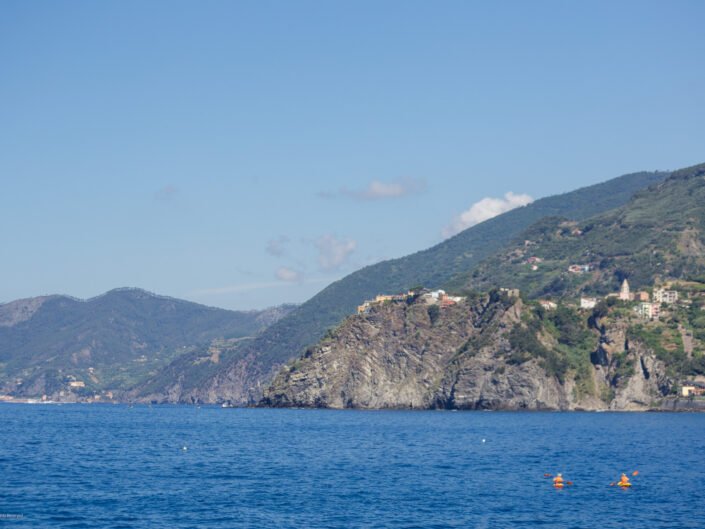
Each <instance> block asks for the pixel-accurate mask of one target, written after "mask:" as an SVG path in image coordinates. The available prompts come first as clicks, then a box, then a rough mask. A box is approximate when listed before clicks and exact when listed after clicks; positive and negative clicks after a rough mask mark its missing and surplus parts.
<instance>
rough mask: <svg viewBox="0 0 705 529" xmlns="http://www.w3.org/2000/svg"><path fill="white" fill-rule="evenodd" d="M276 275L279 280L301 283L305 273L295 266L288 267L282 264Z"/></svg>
mask: <svg viewBox="0 0 705 529" xmlns="http://www.w3.org/2000/svg"><path fill="white" fill-rule="evenodd" d="M275 276H276V277H277V279H278V280H279V281H285V282H287V283H300V282H301V281H302V280H303V274H302V273H301V272H299V271H298V270H294V269H293V268H287V267H286V266H280V267H279V268H278V269H277V271H276V273H275Z"/></svg>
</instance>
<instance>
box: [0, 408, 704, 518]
mask: <svg viewBox="0 0 705 529" xmlns="http://www.w3.org/2000/svg"><path fill="white" fill-rule="evenodd" d="M559 472H560V473H562V475H563V477H564V479H565V480H566V481H570V482H572V485H567V486H566V487H565V488H563V489H562V490H557V489H555V488H554V487H553V486H552V480H551V478H550V477H548V476H546V475H547V474H548V475H551V476H552V475H555V474H557V473H559ZM622 472H625V473H627V474H628V475H629V476H630V478H631V481H632V484H633V486H632V487H631V488H629V489H624V490H623V489H621V488H619V487H617V486H614V485H613V483H614V482H616V481H617V480H618V479H619V477H620V475H621V473H622ZM635 473H636V475H634V474H635ZM0 527H10V528H15V527H17V528H23V527H38V528H53V527H59V528H91V529H93V528H145V529H147V528H150V529H153V528H170V529H173V528H197V527H204V528H223V529H233V528H466V527H467V528H503V529H504V528H510V527H519V528H532V527H561V528H566V529H567V528H590V529H594V528H612V527H614V528H617V527H619V528H624V527H634V528H647V527H649V528H651V527H657V528H660V527H672V528H689V527H693V528H695V527H697V528H702V527H705V414H697V413H696V414H692V413H551V412H546V413H543V412H513V413H511V412H449V411H331V410H273V409H238V408H228V409H223V408H219V407H207V406H203V407H200V408H199V407H196V406H134V407H130V406H123V405H86V404H83V405H82V404H72V405H27V404H0Z"/></svg>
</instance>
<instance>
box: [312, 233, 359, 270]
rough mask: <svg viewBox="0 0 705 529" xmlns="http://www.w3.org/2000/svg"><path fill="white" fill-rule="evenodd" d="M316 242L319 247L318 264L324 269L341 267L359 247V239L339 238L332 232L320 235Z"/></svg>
mask: <svg viewBox="0 0 705 529" xmlns="http://www.w3.org/2000/svg"><path fill="white" fill-rule="evenodd" d="M314 244H315V246H316V248H318V265H319V266H320V268H321V270H323V271H330V270H337V269H338V268H340V267H341V266H342V265H343V264H344V263H345V261H347V259H348V257H349V256H350V254H351V253H352V252H354V251H355V248H357V241H355V240H353V239H337V238H336V237H335V236H333V235H331V234H326V235H323V236H322V237H319V238H318V239H317V240H316V241H315V243H314Z"/></svg>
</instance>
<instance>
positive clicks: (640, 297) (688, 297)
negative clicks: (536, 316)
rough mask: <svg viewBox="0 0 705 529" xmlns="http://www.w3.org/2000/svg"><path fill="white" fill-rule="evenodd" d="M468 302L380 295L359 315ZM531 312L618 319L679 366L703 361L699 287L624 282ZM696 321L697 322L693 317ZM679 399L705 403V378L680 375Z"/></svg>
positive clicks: (514, 293) (437, 293)
mask: <svg viewBox="0 0 705 529" xmlns="http://www.w3.org/2000/svg"><path fill="white" fill-rule="evenodd" d="M498 290H499V292H500V293H502V294H503V295H506V296H507V298H510V299H511V298H520V297H521V291H520V290H519V289H513V288H500V289H498ZM466 299H467V298H466V297H465V296H454V295H450V294H448V293H447V292H446V291H444V290H441V289H438V290H429V289H425V288H421V287H418V288H414V289H410V290H409V291H407V292H405V293H403V294H380V295H377V296H376V297H375V298H374V299H371V300H367V301H365V302H364V303H362V304H361V305H359V306H358V307H357V314H358V315H365V314H369V313H370V312H371V311H372V310H373V309H374V308H375V307H377V306H380V305H383V304H387V303H392V304H394V303H400V304H401V303H405V304H412V303H418V302H421V303H423V304H425V305H428V306H429V309H430V308H431V307H437V308H434V310H436V311H438V310H441V309H445V308H448V307H451V306H453V305H456V304H458V303H460V302H463V301H464V300H466ZM527 303H528V305H529V306H535V307H541V308H542V309H543V310H544V311H546V312H548V313H551V312H553V311H557V310H559V309H560V310H569V311H573V313H575V314H580V313H583V316H582V318H583V319H584V320H587V319H589V318H590V317H593V316H594V315H595V314H598V313H599V314H604V315H606V314H610V313H614V314H617V315H618V317H619V318H620V319H621V320H622V321H623V322H624V323H625V325H627V326H628V327H629V328H630V330H631V331H632V333H633V334H634V335H637V334H640V336H641V337H642V338H644V339H645V340H647V341H650V342H651V345H652V346H653V347H654V348H655V349H657V354H660V355H661V356H663V357H664V360H665V359H666V357H667V358H669V359H670V360H673V359H674V358H677V357H678V356H679V355H680V356H681V357H683V358H687V359H693V358H699V357H701V356H702V355H703V351H702V349H703V347H702V345H703V344H705V284H703V283H699V282H693V281H682V280H678V281H676V280H674V281H669V282H664V283H659V284H657V285H653V286H652V287H650V288H646V289H640V290H637V291H635V292H634V291H632V290H631V287H630V285H629V282H628V280H626V279H624V280H623V281H622V284H621V288H620V289H619V292H613V293H610V294H607V295H606V296H604V297H599V298H598V297H590V296H584V295H583V296H580V297H579V298H577V299H576V298H574V299H572V300H571V299H556V300H553V299H538V300H536V301H534V302H527ZM693 315H695V317H693ZM675 376H676V378H677V380H679V382H678V384H677V388H678V389H677V395H678V396H680V397H687V398H694V397H699V398H702V397H703V396H705V376H702V375H696V374H695V373H691V374H690V375H686V374H685V373H678V374H675Z"/></svg>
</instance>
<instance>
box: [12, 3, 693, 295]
mask: <svg viewBox="0 0 705 529" xmlns="http://www.w3.org/2000/svg"><path fill="white" fill-rule="evenodd" d="M703 20H705V3H703V2H698V1H693V2H685V1H680V2H678V1H677V2H646V1H635V2H629V1H620V2H591V3H589V2H582V3H577V2H562V1H561V2H558V1H557V2H470V1H463V2H453V1H447V2H413V1H397V2H392V1H386V2H376V1H375V2H364V1H356V2H323V1H320V2H308V1H300V2H291V1H280V2H268V1H260V0H258V1H253V2H232V1H222V2H219V1H204V2H195V1H193V2H183V1H154V0H150V1H146V2H145V1H121V2H117V1H114V2H88V1H86V2H79V1H70V2H60V1H56V2H35V1H26V0H21V1H9V0H4V1H3V2H2V3H0V65H1V68H0V123H1V124H2V126H1V127H0V183H1V187H0V226H2V229H0V248H1V250H0V262H1V263H2V265H1V268H0V270H1V271H2V281H0V301H10V300H12V299H16V298H21V297H29V296H36V295H42V294H48V293H66V294H71V295H74V296H78V297H90V296H94V295H97V294H100V293H102V292H104V291H106V290H109V289H111V288H114V287H119V286H138V287H142V288H146V289H148V290H151V291H155V292H158V293H161V294H166V295H171V296H176V297H183V298H186V299H190V300H193V301H198V302H201V303H206V304H209V305H215V306H221V307H226V308H235V309H249V308H261V307H264V306H269V305H273V304H278V303H282V302H287V301H293V302H301V301H304V300H305V299H307V298H308V297H310V296H311V295H313V294H314V293H315V292H317V291H318V290H320V289H321V288H323V287H324V286H325V285H326V284H327V283H329V282H330V281H332V280H335V279H337V278H340V277H342V276H344V275H346V274H347V273H349V272H351V271H353V270H355V269H357V268H360V267H361V266H364V265H366V264H370V263H373V262H376V261H379V260H381V259H385V258H391V257H398V256H401V255H405V254H408V253H411V252H414V251H417V250H420V249H423V248H425V247H428V246H431V245H433V244H435V243H437V242H439V241H441V240H442V239H443V237H444V236H447V235H449V234H451V233H454V232H455V231H457V230H458V229H462V228H463V227H465V226H468V225H470V224H472V223H473V222H476V221H478V220H481V219H482V218H485V217H486V216H487V215H489V214H492V213H493V212H494V213H496V212H498V211H502V210H504V209H506V207H509V206H510V205H518V204H523V203H526V202H527V201H528V200H530V198H528V197H533V198H539V197H542V196H546V195H551V194H555V193H558V192H562V191H567V190H570V189H574V188H577V187H581V186H585V185H589V184H592V183H596V182H598V181H603V180H606V179H608V178H612V177H615V176H618V175H621V174H624V173H628V172H634V171H638V170H653V169H675V168H678V167H683V166H688V165H692V164H695V163H699V162H703V161H705V149H704V148H703V147H704V146H705V126H703V124H704V123H705V104H704V96H703V94H705V67H704V66H705V39H704V38H703V36H702V21H703ZM507 193H512V194H510V195H507ZM478 203H479V204H478ZM473 204H475V207H474V208H473Z"/></svg>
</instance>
